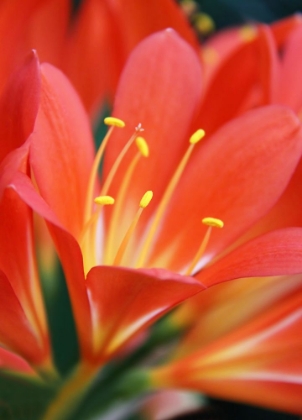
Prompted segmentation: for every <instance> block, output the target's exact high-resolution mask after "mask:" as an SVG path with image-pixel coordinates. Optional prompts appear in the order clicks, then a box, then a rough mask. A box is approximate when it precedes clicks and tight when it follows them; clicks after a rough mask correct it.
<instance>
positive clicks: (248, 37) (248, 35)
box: [239, 25, 257, 42]
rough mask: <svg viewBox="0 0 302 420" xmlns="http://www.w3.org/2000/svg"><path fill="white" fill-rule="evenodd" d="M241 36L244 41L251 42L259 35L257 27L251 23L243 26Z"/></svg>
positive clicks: (240, 30) (240, 31)
mask: <svg viewBox="0 0 302 420" xmlns="http://www.w3.org/2000/svg"><path fill="white" fill-rule="evenodd" d="M239 36H240V37H241V39H242V40H243V41H246V42H251V41H253V40H254V39H255V38H256V36H257V29H256V28H255V27H254V26H251V25H246V26H243V27H242V28H240V29H239Z"/></svg>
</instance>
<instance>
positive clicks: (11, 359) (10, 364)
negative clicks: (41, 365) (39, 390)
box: [0, 347, 36, 375]
mask: <svg viewBox="0 0 302 420" xmlns="http://www.w3.org/2000/svg"><path fill="white" fill-rule="evenodd" d="M0 368H1V369H3V370H7V371H13V372H14V371H15V372H18V373H21V374H26V375H36V373H35V371H34V370H33V369H32V368H31V367H30V365H29V364H28V363H27V362H26V361H25V360H24V359H22V358H21V357H20V356H17V355H16V354H14V353H11V352H10V351H8V350H5V349H3V348H1V347H0Z"/></svg>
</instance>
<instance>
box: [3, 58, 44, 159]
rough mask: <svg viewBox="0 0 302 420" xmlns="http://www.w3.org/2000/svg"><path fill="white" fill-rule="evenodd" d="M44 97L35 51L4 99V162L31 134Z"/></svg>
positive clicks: (14, 76)
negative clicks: (40, 101)
mask: <svg viewBox="0 0 302 420" xmlns="http://www.w3.org/2000/svg"><path fill="white" fill-rule="evenodd" d="M39 98H40V72H39V62H38V58H37V56H36V54H35V52H32V53H30V54H29V55H28V56H27V58H26V60H25V61H24V63H23V65H22V66H21V67H20V68H19V69H18V70H17V71H16V72H15V73H14V74H13V75H12V76H11V78H10V81H9V83H8V84H7V86H6V89H5V91H4V92H3V94H2V96H1V99H0V114H1V119H0V131H1V135H2V139H3V140H2V141H1V143H0V162H1V161H2V160H3V158H4V157H5V156H6V155H7V154H8V153H9V152H10V151H11V150H13V149H15V148H17V147H19V146H21V145H22V144H23V143H24V142H25V140H26V139H27V137H28V136H29V135H30V134H31V132H32V130H33V128H34V123H35V120H36V117H37V112H38V107H39Z"/></svg>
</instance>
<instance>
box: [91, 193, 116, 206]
mask: <svg viewBox="0 0 302 420" xmlns="http://www.w3.org/2000/svg"><path fill="white" fill-rule="evenodd" d="M94 202H95V203H96V204H101V205H103V206H104V205H108V204H114V198H113V197H111V196H110V195H100V196H99V197H96V198H95V199H94Z"/></svg>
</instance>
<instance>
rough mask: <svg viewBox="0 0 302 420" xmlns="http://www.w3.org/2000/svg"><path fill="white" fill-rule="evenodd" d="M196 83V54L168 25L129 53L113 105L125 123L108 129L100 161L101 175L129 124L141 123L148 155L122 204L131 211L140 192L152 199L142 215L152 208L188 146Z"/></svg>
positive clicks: (114, 187) (198, 79) (115, 189)
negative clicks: (108, 138)
mask: <svg viewBox="0 0 302 420" xmlns="http://www.w3.org/2000/svg"><path fill="white" fill-rule="evenodd" d="M200 83H201V68H200V63H199V60H198V57H197V55H196V54H195V52H194V51H193V50H192V48H191V46H189V45H188V44H187V43H186V42H185V41H183V40H182V39H181V38H180V37H179V36H178V35H177V33H176V32H174V31H173V30H171V29H170V30H166V31H162V32H159V33H156V34H153V35H151V36H150V37H148V38H146V39H145V40H144V41H143V42H141V43H140V44H139V46H138V47H137V48H136V49H135V50H134V51H133V53H132V55H131V57H130V58H129V61H128V63H127V65H126V67H125V69H124V72H123V74H122V77H121V80H120V84H119V87H118V91H117V95H116V101H115V105H114V115H115V116H116V117H118V118H122V119H123V120H124V121H125V122H126V127H125V128H123V129H122V130H116V131H115V132H114V133H113V135H112V138H111V139H110V142H109V144H108V148H107V152H106V156H105V163H104V179H105V178H106V176H107V175H108V172H109V170H110V168H111V167H112V165H113V163H114V162H115V160H116V158H117V156H118V155H119V153H120V151H121V149H122V147H123V146H124V145H125V144H126V142H127V140H128V139H129V138H130V136H131V135H132V134H133V132H134V128H135V127H136V126H137V125H138V124H139V123H141V124H142V127H143V128H144V133H143V134H142V135H143V136H144V137H145V138H146V140H147V142H148V144H149V148H150V156H149V157H148V158H147V160H145V159H143V160H144V161H142V160H141V161H140V162H139V163H138V165H137V167H136V170H135V172H134V175H133V178H132V182H131V183H130V186H129V190H128V191H127V199H126V200H125V201H127V200H128V201H127V202H126V203H125V207H127V208H130V209H133V206H135V207H134V209H136V208H137V206H138V203H139V202H140V199H141V197H142V195H143V194H144V193H145V192H146V191H147V190H150V189H151V190H153V192H154V198H153V200H152V203H151V204H150V206H149V207H150V211H148V212H147V213H149V214H150V212H152V209H154V207H155V205H156V203H157V202H158V199H159V197H160V194H161V193H162V191H163V189H164V188H165V185H166V183H167V180H168V179H169V178H170V177H171V174H172V173H173V170H174V169H175V166H176V164H177V163H178V161H179V159H180V157H181V156H182V155H183V153H184V150H185V149H186V148H187V145H188V141H189V135H191V134H192V133H188V130H189V129H190V124H191V122H192V118H193V116H194V113H195V109H196V106H197V103H198V101H199V96H200ZM134 149H135V147H133V149H131V150H130V151H129V153H128V154H127V155H126V157H125V159H124V161H123V163H122V165H121V167H120V170H119V171H118V173H117V175H116V178H115V180H114V182H113V184H112V187H111V188H110V191H109V193H110V194H111V195H113V197H116V195H117V193H118V191H119V188H120V185H121V183H122V180H123V178H124V176H125V173H126V171H127V168H128V167H129V165H130V162H131V161H132V158H133V157H134V155H135V150H134ZM167 155H168V156H169V159H167ZM143 218H144V215H143ZM121 223H122V221H121Z"/></svg>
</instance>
